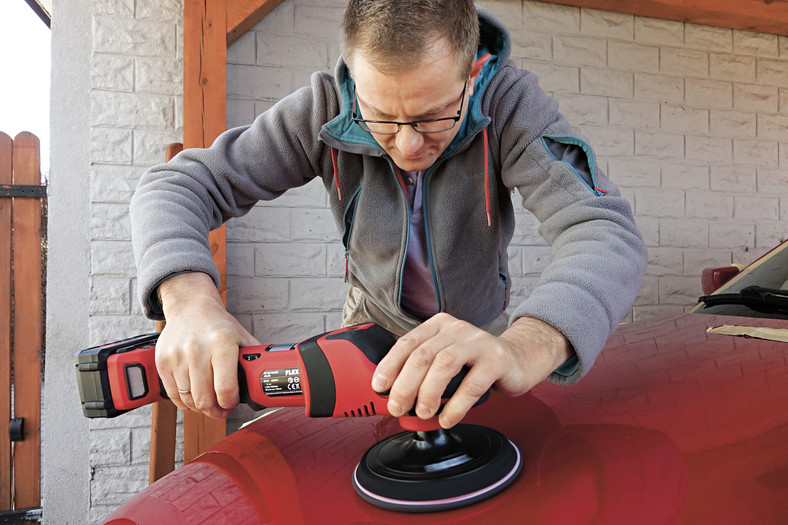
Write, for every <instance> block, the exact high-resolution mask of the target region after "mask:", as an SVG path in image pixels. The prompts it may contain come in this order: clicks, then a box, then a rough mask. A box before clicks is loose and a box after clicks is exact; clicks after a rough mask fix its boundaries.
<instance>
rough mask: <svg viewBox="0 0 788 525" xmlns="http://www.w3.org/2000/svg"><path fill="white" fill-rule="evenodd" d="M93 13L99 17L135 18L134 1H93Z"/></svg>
mask: <svg viewBox="0 0 788 525" xmlns="http://www.w3.org/2000/svg"><path fill="white" fill-rule="evenodd" d="M91 13H92V14H93V15H94V16H98V15H114V16H117V17H121V18H133V17H134V0H93V4H92V5H91Z"/></svg>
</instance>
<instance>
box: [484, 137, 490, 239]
mask: <svg viewBox="0 0 788 525" xmlns="http://www.w3.org/2000/svg"><path fill="white" fill-rule="evenodd" d="M482 135H483V136H484V201H485V206H486V209H487V226H488V227H490V226H492V220H491V219H490V169H489V168H488V164H489V154H488V151H489V149H490V148H489V147H488V144H487V128H483V129H482Z"/></svg>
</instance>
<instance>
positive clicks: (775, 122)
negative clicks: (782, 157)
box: [758, 114, 788, 142]
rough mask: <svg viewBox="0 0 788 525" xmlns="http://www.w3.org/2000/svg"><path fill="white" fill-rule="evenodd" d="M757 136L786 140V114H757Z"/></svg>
mask: <svg viewBox="0 0 788 525" xmlns="http://www.w3.org/2000/svg"><path fill="white" fill-rule="evenodd" d="M758 138H759V139H765V140H778V141H780V142H788V115H766V114H760V115H758Z"/></svg>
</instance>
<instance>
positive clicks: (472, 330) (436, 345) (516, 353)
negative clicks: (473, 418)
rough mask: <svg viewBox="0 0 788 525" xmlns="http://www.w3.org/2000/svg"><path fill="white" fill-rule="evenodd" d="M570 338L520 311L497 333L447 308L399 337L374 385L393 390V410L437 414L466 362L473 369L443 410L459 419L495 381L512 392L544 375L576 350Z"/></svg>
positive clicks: (446, 419) (445, 422)
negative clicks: (455, 314)
mask: <svg viewBox="0 0 788 525" xmlns="http://www.w3.org/2000/svg"><path fill="white" fill-rule="evenodd" d="M572 352H573V350H572V347H571V345H570V344H569V341H568V340H567V339H566V337H564V335H563V334H561V333H560V332H559V331H558V330H556V329H555V328H553V327H552V326H550V325H549V324H547V323H545V322H543V321H540V320H538V319H534V318H530V317H521V318H520V319H518V320H517V321H515V322H514V323H513V324H512V326H510V327H509V328H508V329H507V330H506V331H505V332H504V333H503V334H501V335H500V336H498V337H496V336H494V335H491V334H489V333H487V332H485V331H484V330H482V329H480V328H477V327H475V326H473V325H471V324H469V323H466V322H464V321H460V320H458V319H455V318H454V317H452V316H450V315H448V314H438V315H436V316H434V317H432V318H431V319H429V320H428V321H426V322H425V323H423V324H422V325H420V326H418V327H416V328H414V329H413V330H411V331H410V332H409V333H407V334H405V335H404V336H403V337H401V338H400V339H399V341H397V343H396V344H395V345H394V346H393V347H392V348H391V350H390V351H389V353H388V355H386V357H385V358H383V360H382V361H381V362H380V364H378V367H377V369H376V370H375V374H374V376H373V378H372V387H373V388H374V389H375V390H376V391H378V392H385V391H386V390H389V389H390V390H391V391H390V393H389V402H388V410H389V412H390V413H391V414H392V415H394V416H400V415H403V414H405V413H406V412H408V411H409V410H410V409H411V407H413V406H414V404H415V406H416V414H417V415H418V416H419V417H420V418H422V419H429V418H430V417H432V416H434V415H435V414H436V413H437V411H438V409H439V408H440V404H441V395H442V394H443V391H444V390H445V389H446V385H448V383H449V381H450V380H451V379H452V378H453V377H454V376H455V375H457V373H459V371H460V369H461V368H462V367H463V365H468V366H469V367H470V368H471V370H470V372H468V375H467V376H466V377H465V379H464V380H463V381H462V384H461V385H460V387H459V388H458V389H457V391H456V392H455V394H454V395H453V396H452V398H451V399H450V400H449V401H448V402H447V403H446V405H445V406H444V408H443V410H442V411H441V414H440V416H439V422H440V425H441V426H442V427H443V428H450V427H452V426H454V425H456V424H457V423H458V422H459V421H460V420H461V419H462V418H463V417H465V414H466V413H467V412H468V410H470V408H471V407H472V406H473V405H474V404H475V403H476V401H478V400H479V398H480V397H481V396H482V395H484V393H485V392H486V391H487V390H488V389H489V388H490V387H492V386H495V387H496V388H497V389H498V390H499V391H501V392H502V393H504V394H508V395H511V396H518V395H522V394H524V393H526V392H527V391H529V390H530V389H531V388H533V387H534V386H536V385H537V384H539V383H541V382H542V381H544V380H545V379H546V378H547V377H548V376H549V375H550V374H551V373H552V372H553V371H555V370H556V369H557V368H558V367H560V366H561V365H562V364H563V363H564V362H565V361H566V360H567V359H569V357H571V355H572Z"/></svg>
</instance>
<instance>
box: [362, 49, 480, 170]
mask: <svg viewBox="0 0 788 525" xmlns="http://www.w3.org/2000/svg"><path fill="white" fill-rule="evenodd" d="M350 66H351V71H352V72H353V79H354V80H355V82H356V97H357V99H358V103H357V108H356V111H357V113H360V115H359V117H360V118H364V119H367V120H390V121H398V122H411V121H414V120H426V119H434V118H443V117H455V116H457V111H459V109H460V105H462V108H463V109H462V117H463V118H464V116H465V113H466V108H467V107H468V100H467V98H468V97H469V96H470V95H471V93H472V92H473V83H472V80H475V75H474V77H473V78H472V80H471V81H469V82H468V89H467V91H466V94H465V100H462V93H463V85H464V83H465V80H467V78H461V76H460V75H459V74H458V71H457V61H456V59H455V54H454V52H453V51H451V50H450V49H449V47H448V45H446V44H445V43H438V44H436V45H435V46H434V47H433V48H432V52H431V53H429V56H427V57H425V59H424V60H422V62H421V63H420V64H418V65H416V66H414V67H413V68H411V69H407V70H405V71H402V72H399V73H394V74H384V73H381V72H380V71H379V70H378V69H376V68H375V67H374V66H373V65H372V64H371V63H370V62H369V61H368V60H367V59H366V57H365V55H364V52H363V51H361V50H359V51H356V52H355V53H354V54H353V58H352V63H351V64H350ZM477 74H478V73H477ZM461 122H462V118H461V119H460V121H459V122H458V123H457V124H455V126H454V127H453V128H452V129H450V130H448V131H443V132H440V133H418V132H417V131H416V130H415V129H413V127H412V126H407V125H406V126H401V127H400V130H399V132H398V133H397V134H395V135H381V134H376V133H373V134H372V136H373V137H374V138H375V140H376V141H377V142H378V144H380V146H381V147H382V148H383V149H385V150H386V152H387V153H388V154H389V155H390V156H391V158H392V159H393V160H394V163H395V164H396V165H397V166H399V168H400V169H403V170H405V171H420V170H425V169H427V168H429V167H430V166H432V164H433V163H434V162H435V160H436V159H437V158H438V157H439V156H440V154H441V153H443V151H444V150H445V149H446V147H447V146H448V145H449V143H451V141H452V140H453V139H454V137H455V136H456V135H457V133H458V132H459V130H460V123H461Z"/></svg>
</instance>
